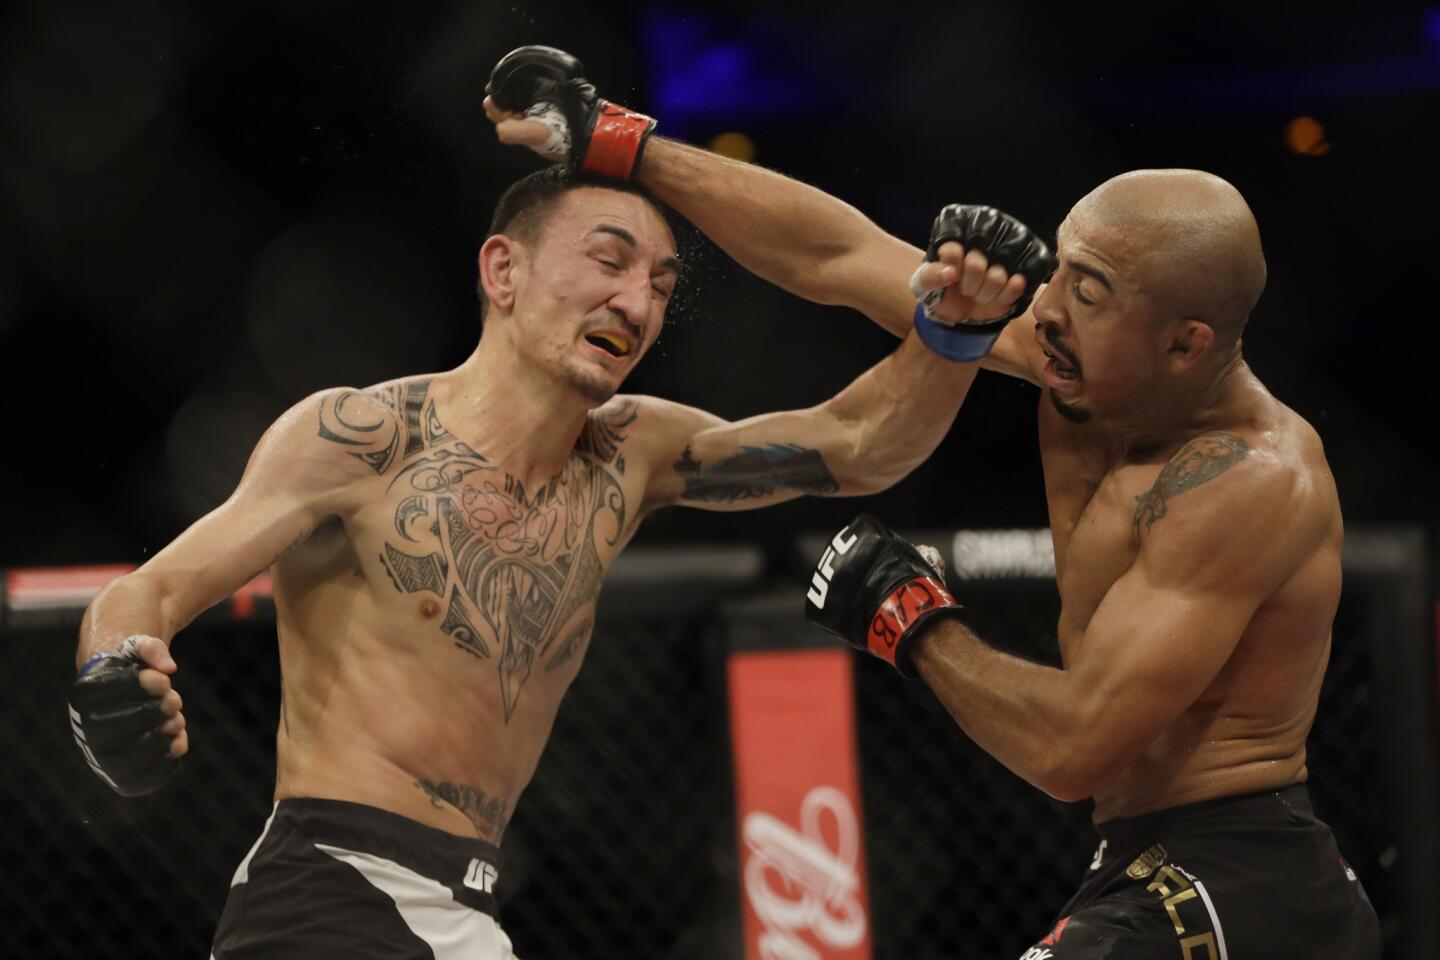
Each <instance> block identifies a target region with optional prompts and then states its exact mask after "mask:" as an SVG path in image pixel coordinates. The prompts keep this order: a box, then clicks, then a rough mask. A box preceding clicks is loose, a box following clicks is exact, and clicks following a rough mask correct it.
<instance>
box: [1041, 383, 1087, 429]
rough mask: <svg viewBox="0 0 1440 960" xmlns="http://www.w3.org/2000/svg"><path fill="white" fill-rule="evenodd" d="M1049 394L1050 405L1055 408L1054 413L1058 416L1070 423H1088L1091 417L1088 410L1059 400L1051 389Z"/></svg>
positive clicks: (1057, 395)
mask: <svg viewBox="0 0 1440 960" xmlns="http://www.w3.org/2000/svg"><path fill="white" fill-rule="evenodd" d="M1047 392H1048V393H1049V394H1050V403H1051V405H1053V406H1054V407H1055V412H1056V413H1058V414H1060V416H1062V417H1064V418H1065V419H1066V420H1069V421H1070V422H1071V423H1089V422H1090V417H1091V416H1092V414H1091V412H1090V408H1089V407H1086V406H1082V405H1081V404H1078V403H1067V402H1065V401H1064V400H1061V399H1060V396H1059V394H1057V393H1056V392H1055V391H1054V390H1053V389H1051V390H1049V391H1047Z"/></svg>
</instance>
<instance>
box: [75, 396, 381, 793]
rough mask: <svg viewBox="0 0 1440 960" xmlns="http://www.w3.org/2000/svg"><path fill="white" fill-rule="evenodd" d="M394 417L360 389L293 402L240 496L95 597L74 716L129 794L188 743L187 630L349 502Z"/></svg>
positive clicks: (155, 780)
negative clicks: (183, 657) (180, 655)
mask: <svg viewBox="0 0 1440 960" xmlns="http://www.w3.org/2000/svg"><path fill="white" fill-rule="evenodd" d="M342 408H343V412H342ZM389 416H390V411H388V410H387V409H385V408H384V407H383V406H382V405H380V404H378V403H376V402H375V401H374V400H372V399H370V398H368V397H365V396H363V395H361V394H357V393H355V392H353V391H336V392H332V393H329V394H323V395H320V396H318V397H312V398H311V399H310V400H308V401H306V402H304V403H302V404H300V405H299V406H297V407H295V408H294V409H292V410H290V411H289V412H288V413H286V414H285V415H284V416H282V417H281V418H280V419H279V420H277V421H276V422H275V424H274V425H273V426H272V427H271V428H270V429H269V430H268V431H267V432H266V434H265V436H264V437H262V438H261V440H260V443H259V444H258V445H257V446H256V448H255V452H254V454H253V455H252V456H251V458H250V462H249V464H248V465H247V466H246V469H245V475H244V477H243V478H242V479H241V481H240V484H239V486H238V487H237V488H236V490H235V492H234V494H233V495H232V496H231V497H230V499H228V500H227V501H225V503H223V504H222V505H221V506H219V507H217V508H216V509H215V510H214V511H212V512H211V513H209V514H208V515H206V516H205V517H203V518H201V519H200V520H198V521H196V522H195V524H194V525H192V526H191V527H190V529H188V530H186V531H185V533H183V534H181V535H180V536H179V537H178V538H176V540H175V541H174V542H173V543H171V544H170V545H169V546H167V547H166V548H165V549H164V550H162V551H160V552H159V553H158V554H156V555H155V557H154V558H152V559H151V560H150V561H149V562H148V563H146V564H145V565H144V566H142V567H141V568H140V569H139V570H136V571H135V572H134V573H131V574H129V575H128V576H124V577H121V578H119V579H118V580H116V581H114V582H113V583H111V584H110V585H109V586H108V587H106V588H105V589H104V590H103V591H101V592H100V594H99V596H97V597H96V598H95V600H94V601H93V602H92V603H91V604H90V608H89V609H88V610H87V611H86V612H85V618H84V621H83V622H82V624H81V627H80V643H79V646H78V648H77V650H76V664H77V666H78V668H79V675H78V676H77V678H76V680H75V682H74V683H73V684H72V685H71V688H70V723H71V728H72V730H73V732H74V734H75V740H76V743H77V745H78V746H79V747H80V750H81V752H82V753H83V754H84V756H85V759H86V761H87V762H88V763H89V764H90V767H91V769H93V770H94V771H95V773H96V775H97V776H99V777H100V778H101V779H102V780H104V781H105V782H106V783H107V784H109V785H110V786H111V787H112V788H113V789H114V790H115V791H116V792H117V793H120V794H122V795H124V796H135V795H137V794H142V793H148V792H150V791H152V790H155V789H158V788H159V787H160V786H161V785H162V784H163V783H164V782H165V781H166V780H168V779H169V778H170V777H171V776H173V775H174V773H175V770H176V769H177V766H176V761H177V760H178V759H179V758H180V757H181V756H182V755H183V754H184V753H185V752H186V750H187V749H188V734H187V733H186V731H185V718H184V715H183V714H182V713H181V700H180V695H179V694H178V693H177V692H176V691H175V690H174V689H173V687H172V684H171V679H170V678H171V676H172V675H173V674H174V673H175V671H176V665H175V661H174V659H173V658H172V657H171V656H170V652H169V644H170V641H171V640H172V639H173V637H174V635H175V633H176V632H177V631H178V630H180V629H181V628H183V627H184V626H185V625H186V624H188V623H189V622H190V621H191V620H193V619H194V618H195V617H196V616H198V615H199V614H200V613H201V612H202V611H204V610H205V609H206V608H208V607H210V606H213V605H214V604H215V603H218V602H219V601H220V600H222V599H224V598H225V597H227V596H229V595H230V594H231V593H233V592H234V591H235V590H236V589H237V588H238V587H240V586H241V585H243V584H244V583H245V582H246V581H247V580H248V579H250V577H252V576H254V575H255V574H256V573H258V572H260V571H261V570H264V569H265V568H266V567H268V566H269V565H270V564H271V563H273V562H274V561H275V559H276V558H277V557H279V556H280V554H281V553H282V552H283V551H284V550H285V549H287V548H288V547H289V546H290V545H292V544H294V543H295V542H297V541H298V540H300V539H302V538H303V537H305V536H306V535H307V534H308V533H309V532H310V531H311V530H313V529H314V528H315V526H316V525H317V524H318V523H319V522H320V520H322V519H323V518H324V517H325V516H327V515H330V514H332V513H337V512H340V511H342V510H344V509H345V508H346V498H347V496H348V495H349V494H350V493H352V492H353V491H354V489H355V487H356V486H357V484H356V483H355V481H356V479H358V478H362V477H363V476H365V474H366V472H367V471H373V470H378V469H380V466H379V464H380V462H381V460H382V459H383V458H386V457H388V456H389V454H387V453H386V452H385V450H384V449H383V448H384V444H385V440H384V438H385V437H386V435H387V433H389V434H392V435H393V434H394V432H395V431H394V430H391V431H387V430H386V429H385V427H386V420H387V417H389ZM332 428H333V429H332ZM377 446H378V447H380V448H381V449H376V448H377ZM391 452H392V453H393V444H392V445H391ZM371 475H372V476H373V473H372V474H371Z"/></svg>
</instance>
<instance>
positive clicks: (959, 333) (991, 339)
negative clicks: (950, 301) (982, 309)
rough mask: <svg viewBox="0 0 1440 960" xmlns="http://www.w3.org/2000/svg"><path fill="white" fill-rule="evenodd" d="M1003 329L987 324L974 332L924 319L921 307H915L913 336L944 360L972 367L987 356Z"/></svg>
mask: <svg viewBox="0 0 1440 960" xmlns="http://www.w3.org/2000/svg"><path fill="white" fill-rule="evenodd" d="M1004 329H1005V325H1004V324H1003V323H1001V324H998V325H996V324H991V323H987V324H985V325H983V326H979V327H977V328H976V329H973V330H972V329H969V328H967V327H965V326H964V325H957V326H952V325H950V324H948V323H940V322H939V321H936V320H931V319H930V318H929V317H927V316H926V315H925V306H924V304H919V303H917V304H915V332H916V333H917V334H919V335H920V339H921V340H924V341H925V345H926V346H927V347H929V348H930V349H931V350H934V351H935V352H936V353H938V354H940V356H942V357H944V358H946V359H947V360H954V361H956V362H957V363H974V362H975V361H976V360H979V359H981V358H982V357H984V356H985V354H987V353H989V352H990V348H991V347H992V346H994V345H995V341H996V340H998V339H1000V331H1002V330H1004Z"/></svg>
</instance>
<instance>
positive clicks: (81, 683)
mask: <svg viewBox="0 0 1440 960" xmlns="http://www.w3.org/2000/svg"><path fill="white" fill-rule="evenodd" d="M139 642H140V638H139V637H130V638H129V639H127V640H126V641H125V642H124V643H122V644H121V645H120V647H119V649H117V650H114V651H107V652H105V653H97V654H96V655H95V656H93V657H91V658H90V659H89V660H87V661H85V665H84V666H82V667H81V668H80V674H79V676H77V677H76V678H75V682H74V683H72V684H71V685H70V729H71V730H72V731H73V732H74V734H75V742H76V743H77V744H79V746H80V752H81V753H83V754H85V761H86V762H87V763H89V764H90V769H91V770H94V771H95V775H96V776H97V777H99V778H100V779H101V780H104V781H105V782H106V783H107V784H109V785H110V788H111V789H112V790H114V791H115V792H116V793H118V794H120V795H121V796H122V797H138V796H140V795H141V794H144V793H151V792H153V791H155V790H158V789H160V787H161V786H162V785H163V784H164V783H165V781H167V780H169V779H170V778H171V777H173V776H174V775H175V772H176V771H177V770H179V769H180V761H179V759H177V758H173V757H171V756H170V743H171V741H172V740H173V739H174V737H172V736H167V735H165V734H163V733H161V732H160V731H159V730H158V729H156V728H157V727H159V726H160V725H161V724H162V723H164V722H165V721H166V720H167V719H169V718H168V717H166V716H165V714H164V713H162V712H161V710H160V698H159V697H152V696H151V695H150V694H148V693H146V692H145V690H144V689H143V688H141V686H140V671H141V670H142V669H144V668H145V667H146V664H145V662H144V661H143V660H142V659H140V655H139V654H138V653H137V652H136V650H135V648H136V646H137V645H138V644H139Z"/></svg>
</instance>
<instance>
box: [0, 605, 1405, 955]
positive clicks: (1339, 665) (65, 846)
mask: <svg viewBox="0 0 1440 960" xmlns="http://www.w3.org/2000/svg"><path fill="white" fill-rule="evenodd" d="M732 579H733V578H732ZM774 586H775V584H774V583H771V584H769V587H770V588H772V589H773V588H774ZM658 593H659V592H658V591H654V590H649V591H647V589H646V588H645V585H644V584H643V583H634V584H631V585H630V587H629V588H627V589H622V590H620V591H618V592H617V595H614V596H607V598H606V600H605V601H603V602H602V604H601V620H600V626H599V628H598V630H597V634H596V638H595V641H594V642H593V643H592V644H591V647H590V650H589V653H588V654H587V662H586V664H585V667H584V669H583V670H582V671H581V673H580V676H579V678H578V679H577V681H576V683H575V685H574V686H573V687H572V689H571V691H570V693H569V694H568V696H567V699H566V702H565V704H564V705H563V707H562V708H561V711H560V715H559V719H558V721H557V723H556V726H555V730H554V735H553V737H552V740H551V742H550V745H549V747H548V749H547V751H546V753H545V756H544V757H543V759H542V761H541V763H540V767H539V770H538V772H537V775H536V777H535V780H534V782H533V784H532V785H531V786H530V788H529V789H528V790H527V791H526V793H525V795H524V797H523V798H522V801H521V803H520V805H519V808H518V810H517V812H516V814H515V817H514V819H513V820H512V822H511V826H510V828H509V830H508V831H507V834H506V839H505V860H504V868H503V870H502V874H501V880H500V886H499V890H498V894H499V896H500V899H501V909H502V914H503V921H504V925H505V928H506V930H507V931H508V932H509V933H510V935H511V937H512V939H513V941H514V942H515V945H516V949H517V953H518V955H519V956H520V957H523V958H526V960H533V958H565V957H643V958H680V957H684V958H698V960H710V958H715V960H719V958H734V957H738V956H740V955H741V936H740V923H739V894H738V886H739V883H738V877H737V866H736V862H737V854H736V832H735V814H734V810H733V793H732V785H731V779H730V777H731V774H730V758H729V745H728V742H727V738H728V732H727V721H726V716H725V711H726V698H725V679H724V677H725V673H724V669H723V665H724V657H725V642H726V639H725V625H724V622H723V617H722V616H721V613H720V611H721V610H722V605H721V604H720V602H719V601H720V599H721V598H722V596H724V595H726V594H727V593H728V595H730V596H734V595H735V590H734V584H733V582H732V583H730V584H729V585H728V586H725V587H723V588H717V587H716V586H714V585H712V586H711V587H710V588H700V589H697V590H694V591H691V592H690V593H689V594H688V595H687V594H685V593H684V591H681V595H680V599H675V598H676V596H677V593H676V592H675V591H666V593H667V595H668V596H669V597H670V598H671V599H669V600H668V601H664V602H648V603H647V602H646V599H645V598H646V597H647V596H651V597H653V596H656V595H657V594H658ZM958 593H959V594H960V596H961V598H962V601H963V602H964V603H966V605H967V609H968V611H969V612H968V618H969V621H970V622H971V623H972V624H973V625H974V626H975V627H976V629H977V630H978V632H980V633H981V635H983V636H986V637H987V638H988V639H989V640H990V641H991V642H993V643H996V644H997V645H999V646H1002V647H1004V648H1006V649H1009V650H1011V651H1013V652H1016V653H1018V654H1021V655H1024V656H1027V657H1030V658H1032V659H1037V660H1042V661H1046V660H1048V661H1054V660H1055V659H1056V649H1055V632H1054V624H1055V622H1056V614H1057V613H1058V599H1057V598H1056V595H1055V587H1054V583H1053V581H1047V580H1044V579H1038V578H1037V579H1015V578H1011V579H1000V580H989V581H979V582H970V583H965V584H963V585H962V586H961V588H960V590H959V591H958ZM795 595H796V597H797V604H798V602H799V600H798V598H799V596H800V595H801V593H800V591H799V590H797V591H796V594H795ZM1373 602H1374V598H1373V597H1372V594H1371V593H1370V592H1367V591H1366V590H1365V589H1363V588H1361V589H1353V590H1352V589H1349V588H1348V586H1347V593H1346V597H1345V600H1344V603H1343V604H1342V607H1341V611H1340V616H1339V618H1338V620H1337V623H1336V628H1335V641H1334V649H1333V653H1332V658H1331V665H1330V670H1329V674H1328V676H1327V678H1326V681H1325V686H1324V690H1323V692H1322V698H1321V704H1320V710H1319V714H1318V716H1317V719H1316V722H1315V728H1314V732H1313V734H1312V737H1311V740H1310V773H1311V789H1312V794H1313V795H1314V797H1315V800H1316V805H1317V809H1318V811H1319V812H1320V814H1321V816H1322V817H1323V818H1325V819H1326V820H1327V821H1328V822H1329V823H1330V824H1331V825H1332V826H1333V827H1334V829H1335V832H1336V834H1337V836H1338V839H1339V842H1340V848H1341V850H1342V852H1343V853H1344V854H1345V855H1346V856H1347V858H1349V860H1350V862H1351V863H1352V864H1353V865H1354V867H1355V869H1356V871H1357V872H1358V873H1359V875H1360V877H1361V879H1362V880H1363V882H1364V883H1365V885H1366V888H1367V890H1368V892H1369V894H1370V896H1371V899H1372V901H1373V902H1374V904H1375V907H1376V909H1377V910H1378V911H1379V913H1380V915H1381V917H1382V921H1383V923H1384V925H1385V928H1386V934H1387V942H1389V943H1392V944H1394V943H1398V942H1399V938H1400V936H1401V933H1402V923H1401V919H1402V918H1401V916H1400V907H1401V899H1402V898H1401V896H1400V891H1399V889H1398V888H1399V886H1400V884H1399V883H1397V882H1396V879H1395V869H1394V868H1395V864H1396V862H1397V858H1403V851H1404V849H1405V848H1404V838H1403V837H1402V836H1401V833H1402V831H1401V829H1400V828H1399V827H1398V826H1397V824H1396V823H1395V822H1393V820H1392V818H1391V817H1390V815H1389V812H1388V811H1389V810H1390V809H1391V807H1392V806H1393V805H1392V804H1388V803H1386V802H1385V798H1384V797H1383V796H1381V795H1380V794H1381V791H1380V790H1379V785H1380V784H1382V782H1383V781H1384V774H1383V772H1382V771H1381V769H1380V765H1381V761H1382V756H1383V753H1384V751H1383V749H1382V747H1383V744H1382V743H1381V742H1380V740H1381V733H1380V730H1379V727H1378V726H1377V712H1376V704H1377V702H1378V701H1380V700H1382V699H1383V698H1384V697H1385V696H1386V691H1385V690H1384V689H1382V688H1380V687H1377V685H1376V682H1375V678H1374V670H1373V666H1374V657H1373V656H1372V647H1373V645H1374V644H1375V643H1377V642H1382V641H1385V640H1386V638H1382V637H1376V636H1374V635H1371V634H1370V633H1368V632H1367V624H1369V623H1371V617H1370V613H1371V610H1370V608H1369V606H1367V605H1369V604H1371V603H1373ZM73 619H74V617H73V613H72V614H71V615H69V620H71V621H73ZM3 641H4V648H5V650H6V652H7V654H8V662H9V663H10V665H11V669H10V670H9V671H7V672H6V675H5V676H6V679H5V681H4V692H3V695H0V749H3V751H4V756H5V757H6V759H7V763H6V774H5V776H4V777H3V778H0V814H3V816H4V823H5V830H4V831H3V835H0V836H3V839H0V862H3V864H4V869H3V870H0V897H3V902H4V904H5V906H4V908H3V920H4V922H3V923H0V956H5V957H27V958H50V957H54V958H87V960H89V958H102V960H108V958H115V960H137V958H148V957H156V958H172V957H205V956H208V950H209V943H210V936H211V933H212V931H213V929H214V925H215V922H216V920H217V918H218V914H219V910H220V907H221V905H222V903H223V902H224V899H225V895H226V891H227V889H228V886H229V882H230V878H231V875H232V873H233V871H234V869H235V867H236V865H237V864H238V863H239V861H240V860H241V858H242V857H243V856H244V855H245V852H246V851H247V850H248V849H249V847H250V845H251V844H252V843H253V841H254V839H255V837H256V836H257V835H258V833H259V831H260V829H261V825H262V824H263V822H264V820H265V818H266V817H267V816H268V814H269V812H270V807H271V791H272V788H273V783H274V779H273V778H274V769H273V765H274V736H275V725H276V720H277V715H278V703H279V676H278V673H279V671H278V662H277V655H276V648H275V643H274V639H273V626H272V625H271V624H270V623H268V622H267V621H266V620H265V619H264V618H261V619H259V620H253V621H249V622H240V621H233V620H230V619H227V618H224V617H220V616H211V617H207V618H206V619H204V620H202V621H201V622H200V623H198V624H197V625H195V626H193V627H192V628H191V629H190V630H189V631H188V632H187V633H186V634H185V635H184V636H183V637H182V639H181V640H180V641H179V643H178V645H177V648H176V653H177V659H178V661H179V662H180V664H181V673H180V675H179V677H178V678H177V685H178V686H179V688H180V689H181V690H182V691H183V694H184V696H185V701H186V712H187V715H188V717H189V721H190V729H191V731H192V736H193V741H192V744H193V745H192V750H191V753H190V755H189V756H188V757H187V759H186V761H185V769H184V771H183V773H182V776H181V777H180V778H177V780H176V781H174V782H172V784H171V785H169V786H168V787H167V788H166V789H164V790H163V791H161V792H160V793H159V794H158V795H156V796H152V797H144V798H137V799H134V800H121V799H120V798H117V797H115V796H113V795H112V794H111V793H110V792H109V790H108V789H107V788H106V787H104V786H103V785H102V784H101V783H100V782H99V781H98V780H97V779H96V778H95V777H94V776H93V775H91V773H90V772H89V771H88V769H87V768H86V767H85V765H84V763H83V761H82V760H81V758H80V756H79V753H78V751H77V750H76V749H75V747H74V745H73V743H72V741H71V738H70V731H69V726H68V723H67V722H66V718H65V706H64V696H65V686H66V683H67V682H68V678H69V677H70V676H71V675H72V673H73V651H74V625H73V622H60V623H50V624H45V623H37V622H35V620H34V619H33V618H31V619H30V620H29V621H28V622H26V623H20V622H17V621H16V620H15V618H11V619H10V620H9V621H7V622H6V624H5V627H4V634H3ZM856 697H857V704H858V722H859V732H858V738H859V743H858V747H859V755H860V761H861V773H862V787H861V788H862V793H863V802H864V827H865V836H866V859H867V863H868V869H869V889H870V899H871V919H872V931H873V943H874V948H875V955H876V956H877V957H881V958H892V957H905V958H909V960H927V958H935V960H939V958H955V957H976V958H981V957H984V958H1001V960H1008V958H1012V957H1016V956H1018V955H1019V954H1020V953H1021V952H1022V951H1023V950H1024V949H1025V948H1026V947H1027V946H1029V945H1030V944H1031V943H1033V942H1034V941H1035V940H1036V939H1037V938H1038V937H1039V936H1041V935H1043V934H1044V933H1045V932H1046V931H1047V930H1048V929H1049V925H1050V924H1051V922H1052V921H1053V918H1054V915H1055V912H1056V911H1057V910H1058V909H1059V908H1060V907H1061V906H1062V905H1063V904H1064V903H1065V901H1066V900H1067V899H1068V898H1069V896H1070V894H1071V893H1072V892H1073V890H1074V888H1075V887H1076V885H1078V883H1079V881H1080V879H1081V877H1082V876H1083V874H1084V872H1085V870H1086V868H1087V866H1088V864H1089V862H1090V857H1091V854H1092V852H1093V850H1094V846H1095V843H1096V840H1095V836H1094V833H1093V831H1092V830H1091V828H1090V827H1089V823H1088V805H1086V804H1075V805H1071V804H1062V803H1059V802H1057V801H1054V800H1051V799H1049V798H1047V797H1045V796H1044V795H1043V794H1041V793H1040V792H1039V791H1036V790H1035V789H1033V788H1031V787H1030V786H1028V785H1027V784H1025V783H1023V782H1022V781H1020V780H1019V779H1018V778H1016V777H1015V776H1014V775H1012V774H1011V773H1009V772H1008V771H1006V770H1005V769H1004V768H1003V767H1001V766H1000V765H999V764H998V763H997V762H996V761H994V760H993V759H991V758H990V757H988V756H987V755H985V754H984V753H983V752H981V751H980V750H978V749H977V748H976V747H975V746H974V745H973V744H972V743H970V742H969V740H968V739H967V738H966V737H965V736H964V734H963V733H962V732H961V731H960V730H959V728H958V727H957V725H956V724H955V723H954V722H953V721H952V720H951V719H950V717H949V716H948V715H947V714H946V713H945V711H944V709H943V708H942V707H941V706H940V705H939V703H938V702H937V701H936V700H935V698H934V697H933V696H932V695H931V694H930V693H929V692H928V691H927V690H926V689H925V688H924V687H923V685H921V684H919V683H912V682H906V681H904V680H902V679H900V678H898V677H896V676H895V675H894V674H893V672H892V671H890V670H889V669H888V668H885V667H883V666H882V665H881V664H879V663H878V662H875V661H871V660H868V659H867V660H865V661H863V662H861V663H860V664H859V665H858V668H857V670H856ZM1397 851H1400V853H1397ZM1392 955H1394V956H1399V955H1401V954H1400V953H1398V952H1395V951H1394V949H1393V948H1392Z"/></svg>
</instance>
